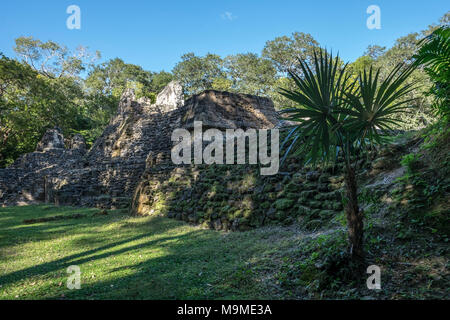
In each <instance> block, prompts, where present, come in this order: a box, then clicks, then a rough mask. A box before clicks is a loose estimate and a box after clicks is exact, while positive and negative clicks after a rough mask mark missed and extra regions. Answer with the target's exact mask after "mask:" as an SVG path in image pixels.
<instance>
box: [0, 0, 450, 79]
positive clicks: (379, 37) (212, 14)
mask: <svg viewBox="0 0 450 320" xmlns="http://www.w3.org/2000/svg"><path fill="white" fill-rule="evenodd" d="M72 4H75V5H78V6H79V7H80V9H81V30H69V29H67V27H66V19H67V17H68V16H69V15H68V14H67V13H66V8H67V7H68V6H69V5H72ZM373 4H374V5H378V6H379V7H380V9H381V29H380V30H369V29H368V28H367V27H366V19H367V17H368V16H369V15H368V14H367V13H366V9H367V7H368V6H369V5H373ZM449 10H450V2H449V1H446V0H427V1H423V0H422V1H418V0H408V1H405V0H389V1H387V0H370V1H365V0H342V1H336V0H335V1H332V0H323V1H314V0H308V1H304V0H293V1H287V0H286V1H284V0H278V1H274V0H273V1H265V0H240V1H236V0H222V1H217V0H209V1H203V0H191V1H187V0H185V1H178V0H171V1H163V0H160V1H150V0H147V1H144V0H140V1H139V0H127V1H117V0H114V1H104V0H71V1H65V0H54V1H44V0H41V1H24V0H14V1H4V2H3V3H2V5H1V11H0V51H1V52H3V53H4V54H6V55H7V56H13V55H14V52H13V50H12V47H13V45H14V39H15V38H17V37H19V36H22V35H24V36H29V35H32V36H33V37H35V38H38V39H41V40H53V41H56V42H59V43H62V44H65V45H67V46H68V47H69V48H75V47H76V46H77V45H84V46H88V47H89V48H90V49H91V50H92V51H95V50H99V51H100V52H101V53H102V56H103V59H102V60H106V59H110V58H115V57H120V58H122V59H123V60H124V61H126V62H128V63H134V64H137V65H141V66H143V67H144V68H145V69H147V70H152V71H159V70H162V69H164V70H166V71H170V70H171V69H172V68H173V66H174V65H175V64H176V63H177V62H178V61H179V60H180V56H181V55H182V54H184V53H187V52H194V53H196V54H198V55H203V54H205V53H207V52H212V53H216V54H219V55H221V56H226V55H228V54H236V53H245V52H256V53H260V52H261V49H262V48H263V47H264V44H265V42H266V41H267V40H271V39H274V38H275V37H277V36H281V35H289V34H291V33H292V32H294V31H301V32H305V33H310V34H312V36H313V37H314V38H315V39H316V40H317V41H319V43H320V44H321V45H322V46H326V47H327V48H331V49H333V51H339V53H340V55H341V57H342V58H343V59H344V60H346V61H353V60H355V59H356V58H357V57H358V56H360V55H362V53H363V52H364V51H365V49H366V48H367V46H368V45H370V44H379V45H383V46H388V47H390V46H391V45H392V44H393V43H394V41H395V39H396V38H398V37H400V36H403V35H406V34H408V33H410V32H415V31H420V30H422V29H425V28H426V27H427V26H428V25H430V24H432V23H435V22H437V21H438V20H439V18H440V17H441V16H442V15H444V13H446V12H448V11H449Z"/></svg>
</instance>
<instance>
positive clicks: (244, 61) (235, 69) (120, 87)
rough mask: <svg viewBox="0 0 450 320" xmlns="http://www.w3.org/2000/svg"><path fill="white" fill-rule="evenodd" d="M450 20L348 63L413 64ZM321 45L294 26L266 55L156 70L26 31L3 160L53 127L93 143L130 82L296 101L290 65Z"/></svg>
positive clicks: (425, 92) (419, 74)
mask: <svg viewBox="0 0 450 320" xmlns="http://www.w3.org/2000/svg"><path fill="white" fill-rule="evenodd" d="M449 20H450V13H447V14H446V15H444V16H443V17H442V19H441V20H440V22H439V24H436V25H432V26H430V27H429V28H427V29H426V30H423V31H421V32H416V33H411V34H408V35H406V36H404V37H401V38H399V39H397V41H396V42H395V44H394V45H393V46H392V47H391V48H389V49H387V48H385V47H380V46H377V45H373V46H369V47H368V48H367V51H366V52H365V54H364V55H363V56H361V57H359V58H358V59H357V60H356V61H354V62H352V63H350V64H349V65H348V68H347V70H348V71H349V72H350V73H351V74H352V75H353V76H354V77H356V75H357V74H358V73H359V72H360V71H361V70H364V69H365V68H368V67H370V66H373V67H375V68H378V67H382V68H381V73H380V78H381V79H383V78H385V77H387V75H388V74H389V72H390V71H391V70H392V69H393V68H394V67H395V66H396V65H397V64H398V63H399V62H404V63H406V64H410V63H412V62H413V61H412V60H414V58H412V57H414V55H415V54H416V53H417V51H418V48H419V44H420V42H421V40H422V39H423V38H424V37H426V36H428V35H429V34H431V33H432V32H433V31H434V30H436V29H437V28H438V27H439V26H440V25H446V24H448V23H449ZM319 47H320V44H319V43H318V41H316V40H315V39H314V38H313V37H312V36H311V35H310V34H306V33H302V32H295V33H293V34H292V35H290V36H282V37H277V38H275V39H273V40H270V41H267V42H266V44H265V46H264V48H263V50H262V52H261V53H260V54H256V53H242V54H235V55H230V56H227V57H220V56H218V55H216V54H212V53H209V54H206V55H204V56H197V55H195V54H194V53H187V54H184V55H183V56H182V57H181V61H180V62H178V63H177V64H176V66H175V67H174V68H173V70H172V72H165V71H161V72H152V71H147V70H144V69H143V68H142V67H140V66H137V65H133V64H129V63H126V62H124V61H123V60H121V59H120V58H115V59H111V60H108V61H106V62H102V63H100V62H99V61H100V59H101V54H100V53H99V52H95V53H92V52H90V51H89V50H88V49H87V48H85V47H81V46H80V47H78V48H77V49H76V50H73V51H72V50H69V49H68V48H67V47H65V46H64V45H62V44H58V43H55V42H53V41H41V40H38V39H34V38H33V37H20V38H18V39H16V44H15V47H14V51H15V52H16V57H7V56H5V55H3V54H1V53H0V167H5V166H7V165H9V164H11V163H12V162H13V161H14V160H15V159H16V158H17V157H18V156H20V155H21V154H24V153H27V152H30V151H33V150H34V148H35V146H36V143H37V142H38V140H39V139H40V137H41V136H42V135H43V133H44V132H45V130H46V129H47V128H50V127H55V126H58V127H60V128H61V129H62V130H63V132H64V134H65V135H66V136H68V137H70V136H71V135H73V134H75V133H80V134H82V135H83V136H84V137H85V138H86V140H87V142H88V145H90V144H92V143H93V141H94V140H95V139H96V138H97V137H98V136H99V135H100V134H101V132H102V130H103V128H104V127H105V126H106V124H107V123H108V122H109V120H110V119H111V117H112V116H113V115H114V113H115V111H116V108H117V103H118V99H119V98H120V95H121V94H122V92H123V91H124V89H125V88H134V89H135V91H136V94H137V95H138V96H146V97H148V98H150V99H155V97H156V94H157V93H158V92H159V91H160V90H161V89H162V88H163V87H164V86H165V85H166V84H167V83H169V82H170V81H171V80H173V79H176V80H179V81H180V82H181V83H182V85H183V86H184V90H185V95H186V96H190V95H192V94H196V93H199V92H201V91H202V90H206V89H216V90H224V91H231V92H241V93H248V94H256V95H261V96H268V97H270V98H272V100H273V101H274V103H275V106H276V108H277V109H282V108H285V107H290V106H292V104H293V102H292V101H290V100H289V99H287V98H285V97H283V96H282V95H280V94H279V90H280V88H284V89H288V90H291V89H294V88H295V82H294V80H293V78H292V77H291V76H290V75H289V72H288V71H295V72H297V73H298V74H300V75H301V74H302V70H301V68H300V65H299V63H298V58H300V59H302V60H303V61H306V63H307V64H311V66H312V61H313V52H314V50H315V49H317V48H319ZM342 63H343V62H342ZM427 73H428V74H427ZM432 73H433V71H430V70H429V69H428V70H426V69H424V67H420V68H417V69H416V70H415V71H414V72H413V73H412V74H411V76H410V77H409V78H408V80H407V81H408V82H410V83H415V84H416V87H415V88H416V89H414V90H412V91H411V92H410V93H409V97H408V98H409V99H411V100H410V103H409V104H410V107H411V108H409V110H410V111H409V113H408V114H407V115H403V116H402V117H403V118H402V119H401V120H407V121H404V122H403V124H402V127H403V128H404V129H412V128H419V127H423V126H425V125H427V124H428V123H430V122H431V121H432V120H433V108H432V106H433V105H434V104H435V103H436V101H435V100H434V96H435V94H436V93H437V94H439V92H437V91H439V90H441V89H439V86H435V85H433V81H432V80H430V79H432V78H430V75H431V76H433V74H432ZM441 91H442V90H441ZM441 94H442V92H441Z"/></svg>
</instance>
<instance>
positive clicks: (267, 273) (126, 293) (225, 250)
mask: <svg viewBox="0 0 450 320" xmlns="http://www.w3.org/2000/svg"><path fill="white" fill-rule="evenodd" d="M95 212H98V210H97V209H85V208H71V207H54V206H48V205H40V206H27V207H7V208H0V299H269V298H272V299H276V298H278V297H279V296H278V293H277V292H279V289H278V288H277V285H276V281H275V280H273V279H272V278H273V272H275V271H276V269H277V263H278V262H279V259H280V258H281V256H282V254H283V251H292V250H295V248H296V247H297V246H296V243H297V241H298V239H299V238H301V237H303V235H301V234H299V233H298V230H295V228H286V227H284V228H282V227H272V228H261V229H259V230H254V231H249V232H242V233H241V232H239V233H238V232H236V233H224V232H217V231H213V230H204V229H200V228H199V227H195V226H191V225H187V224H185V223H183V222H180V221H176V220H172V219H167V218H163V217H130V216H128V215H127V214H126V213H125V212H120V211H110V212H109V214H108V215H107V216H99V215H96V216H94V213H95ZM61 214H62V215H71V214H86V217H85V218H81V219H66V220H57V221H49V222H41V223H37V224H24V223H23V220H25V219H31V218H42V217H50V216H55V215H61ZM70 265H78V266H79V267H80V268H81V273H82V274H81V289H80V290H69V289H68V288H67V287H66V282H67V279H68V276H69V274H68V273H67V272H66V270H67V267H68V266H70Z"/></svg>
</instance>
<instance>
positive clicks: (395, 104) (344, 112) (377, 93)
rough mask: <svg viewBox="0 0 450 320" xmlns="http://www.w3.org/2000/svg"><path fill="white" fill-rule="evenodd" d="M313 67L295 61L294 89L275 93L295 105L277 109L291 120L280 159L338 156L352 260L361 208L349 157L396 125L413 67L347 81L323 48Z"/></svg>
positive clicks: (359, 251)
mask: <svg viewBox="0 0 450 320" xmlns="http://www.w3.org/2000/svg"><path fill="white" fill-rule="evenodd" d="M313 63H314V66H315V68H314V71H312V70H311V68H310V67H309V66H308V65H307V64H306V63H305V62H304V61H302V60H301V59H299V66H300V68H301V69H302V75H299V74H297V73H295V72H292V71H291V72H290V74H291V76H292V78H293V79H294V80H295V83H296V86H297V88H296V89H295V90H282V91H281V93H282V94H283V95H284V96H286V97H287V98H288V99H290V100H292V101H294V102H295V103H296V106H295V107H294V108H289V109H285V110H282V112H283V113H284V114H285V115H287V119H288V120H290V121H293V122H294V123H295V124H294V125H292V127H291V128H290V130H289V133H288V135H287V137H286V139H285V141H284V143H283V146H282V148H285V147H286V149H285V150H286V152H285V155H284V158H283V161H284V159H285V158H286V157H287V156H288V155H289V154H290V152H291V151H292V152H293V155H294V156H301V157H302V158H303V159H304V160H305V161H307V162H312V163H315V162H318V161H320V162H329V161H335V160H336V159H337V158H338V156H339V155H342V157H343V160H344V167H345V172H344V175H345V186H346V197H345V198H346V201H347V203H346V207H345V213H346V216H347V224H348V232H349V240H350V244H351V254H352V256H353V258H355V259H357V260H360V259H362V258H363V257H364V250H363V212H362V211H361V210H360V208H359V206H358V197H357V195H358V185H357V180H356V170H357V167H356V164H355V163H354V161H352V159H354V158H355V157H356V156H357V155H359V154H361V152H363V151H364V150H366V149H367V148H370V147H371V146H372V145H374V144H376V143H381V142H383V135H385V134H388V133H389V131H390V130H391V129H392V128H393V126H395V125H397V124H398V120H396V119H395V117H394V116H395V115H396V114H398V113H399V112H402V111H404V109H405V108H406V106H405V104H406V103H408V99H406V100H403V99H404V98H405V96H406V95H407V93H408V92H409V91H411V89H412V85H411V84H405V81H406V79H407V78H408V77H409V76H410V74H411V72H412V71H413V70H414V68H413V67H411V66H410V67H406V68H403V66H402V65H401V64H400V65H398V66H396V67H395V68H394V69H393V70H392V71H390V72H389V74H388V76H387V77H386V78H385V79H384V80H380V70H378V71H376V72H374V71H373V69H372V68H370V69H369V71H368V72H366V71H364V72H363V73H360V74H359V76H358V79H357V86H356V82H352V81H351V80H350V77H351V76H350V74H349V73H348V72H347V70H346V68H347V65H345V66H343V67H341V66H340V63H339V59H338V58H337V57H336V58H335V59H333V58H332V56H331V55H327V54H325V53H323V52H320V54H319V55H318V56H317V55H314V58H313Z"/></svg>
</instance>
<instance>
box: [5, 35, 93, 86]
mask: <svg viewBox="0 0 450 320" xmlns="http://www.w3.org/2000/svg"><path fill="white" fill-rule="evenodd" d="M15 43H16V46H15V47H14V51H15V52H16V53H17V55H18V56H19V57H21V58H22V60H23V62H25V63H26V64H28V65H29V66H30V67H31V68H33V69H34V70H36V71H37V72H39V73H41V74H43V75H45V76H47V77H51V78H61V77H64V76H66V77H79V75H80V73H81V72H83V71H85V70H87V68H89V67H90V66H92V65H93V63H94V62H95V60H97V59H99V58H100V52H98V51H97V52H96V53H95V54H92V53H90V52H89V51H88V49H87V48H86V47H83V46H79V47H78V48H77V49H76V51H75V52H71V51H70V50H69V49H68V48H67V47H65V46H61V45H60V44H58V43H56V42H53V41H47V42H42V41H41V40H37V39H33V37H19V38H17V39H16V40H15Z"/></svg>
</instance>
